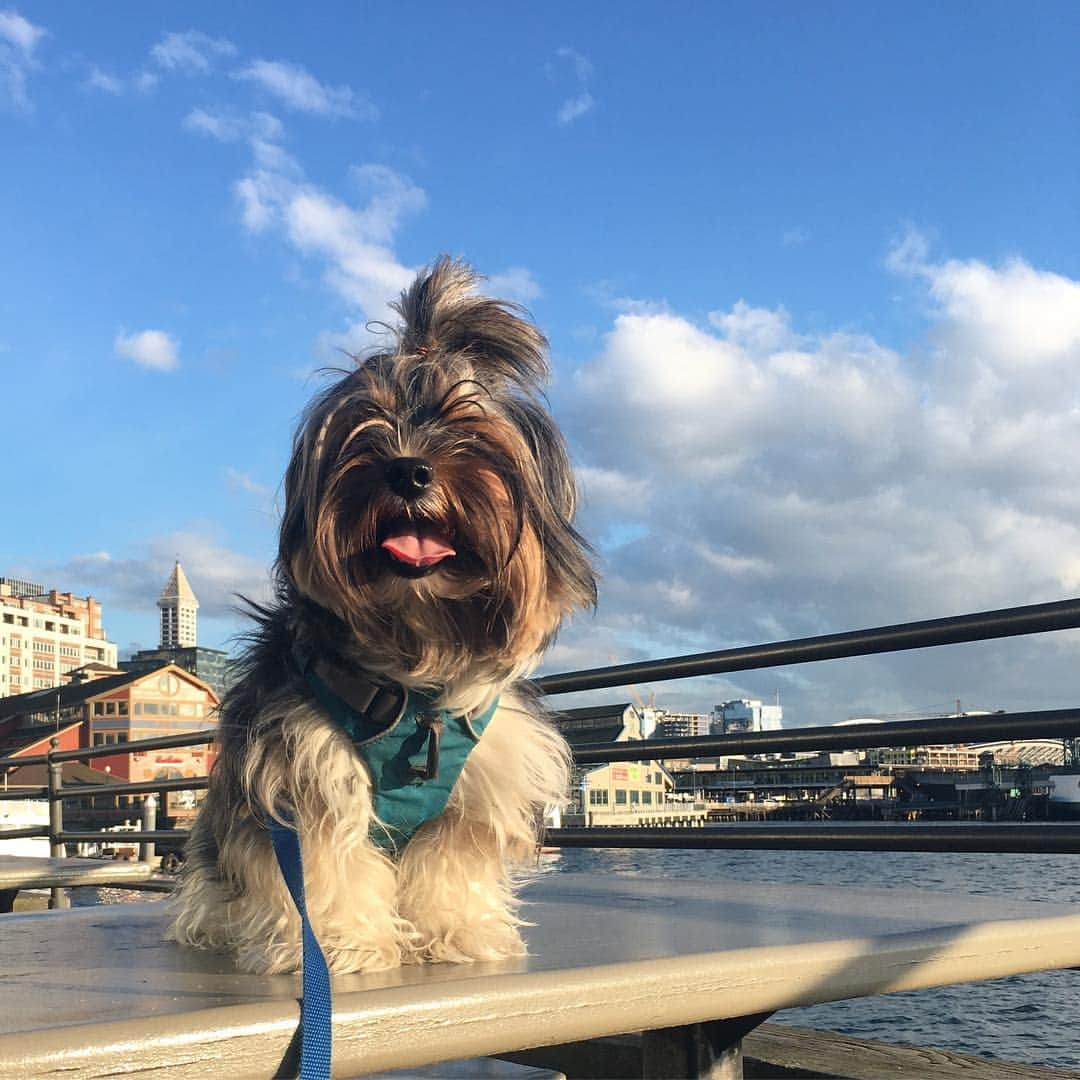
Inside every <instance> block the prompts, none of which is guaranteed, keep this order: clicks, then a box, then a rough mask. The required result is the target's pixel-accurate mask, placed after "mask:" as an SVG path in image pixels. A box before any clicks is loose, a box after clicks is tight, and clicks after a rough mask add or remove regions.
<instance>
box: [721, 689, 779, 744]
mask: <svg viewBox="0 0 1080 1080" xmlns="http://www.w3.org/2000/svg"><path fill="white" fill-rule="evenodd" d="M783 721H784V710H783V707H782V706H780V705H779V704H777V705H763V704H762V703H761V702H760V701H756V700H750V699H748V698H736V699H734V700H732V701H725V702H723V703H722V704H720V705H715V706H713V711H712V733H713V734H714V735H743V734H745V733H747V732H751V731H779V730H780V728H781V727H782V726H783Z"/></svg>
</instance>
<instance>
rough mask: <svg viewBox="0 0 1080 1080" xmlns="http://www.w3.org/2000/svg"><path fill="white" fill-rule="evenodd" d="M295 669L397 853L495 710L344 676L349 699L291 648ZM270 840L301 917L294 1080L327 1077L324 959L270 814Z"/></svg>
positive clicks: (382, 839) (291, 830)
mask: <svg viewBox="0 0 1080 1080" xmlns="http://www.w3.org/2000/svg"><path fill="white" fill-rule="evenodd" d="M293 659H294V661H295V663H296V667H297V670H298V671H299V672H300V674H301V676H302V677H303V678H304V680H305V681H306V682H307V684H308V686H309V687H310V688H311V691H312V693H313V694H314V695H315V698H316V700H317V701H318V702H319V704H320V705H321V706H322V707H323V708H324V709H325V710H326V712H327V713H329V715H330V718H331V719H332V720H333V721H334V723H336V724H337V725H338V726H339V727H340V728H341V729H342V730H343V731H344V732H345V733H346V734H347V735H348V736H349V738H350V739H351V740H352V744H353V746H355V747H356V749H357V751H358V752H359V754H360V756H361V757H362V758H363V759H364V764H365V765H366V766H367V770H368V773H369V774H370V776H371V784H372V788H373V790H374V803H375V806H374V809H375V817H376V819H377V820H376V821H374V822H372V826H371V839H372V841H373V842H374V843H376V844H378V845H379V847H381V848H383V850H384V851H387V852H388V853H389V854H390V855H392V856H396V855H399V854H400V853H401V850H402V849H403V848H404V847H405V845H406V844H407V843H408V842H409V840H411V839H412V836H413V834H414V833H415V832H416V830H417V829H419V828H420V826H421V825H423V824H424V822H425V821H430V820H431V819H432V818H435V817H438V816H439V814H441V813H442V812H443V810H444V809H446V803H447V801H448V800H449V798H450V792H451V791H452V790H453V788H454V784H455V783H456V782H457V778H458V777H459V776H460V775H461V770H462V769H463V768H464V767H465V759H466V758H467V757H468V756H469V752H470V751H471V750H472V749H473V747H475V746H476V744H477V742H478V741H479V739H480V736H481V735H483V734H484V730H485V729H486V728H487V726H488V724H489V723H490V722H491V718H492V716H494V715H495V710H496V708H498V705H499V701H498V698H496V699H495V701H494V703H493V704H492V705H491V706H490V707H489V708H487V709H485V710H484V712H483V713H481V714H480V715H479V716H473V717H464V716H455V715H453V714H451V713H449V712H447V711H446V710H445V709H439V708H436V706H435V703H434V700H433V698H431V697H429V696H428V695H426V694H421V693H419V692H417V691H414V690H409V691H406V690H404V689H402V688H401V687H400V686H380V685H377V684H375V683H370V682H367V681H365V680H359V681H358V680H349V684H348V692H349V700H346V698H345V697H343V696H342V695H341V694H340V693H338V691H337V690H335V689H334V688H333V687H331V686H330V684H329V683H328V682H327V681H326V680H325V679H324V678H322V677H321V676H320V675H319V674H318V673H317V672H316V671H315V668H314V666H313V664H312V662H311V660H310V659H307V658H305V657H303V656H302V655H300V653H299V652H296V653H294V657H293ZM270 840H271V843H272V844H273V848H274V854H275V856H276V857H277V861H278V866H279V867H280V868H281V874H282V877H283V878H284V879H285V885H286V887H287V888H288V890H289V894H290V895H291V896H292V899H293V903H294V904H296V910H297V912H298V913H299V915H300V935H301V941H302V943H303V976H302V977H303V997H302V998H301V1001H300V1061H299V1073H300V1078H301V1080H328V1078H329V1077H330V1071H331V1061H332V1044H333V1039H332V1023H333V1004H332V995H331V988H330V972H329V968H328V967H327V963H326V957H325V955H324V954H323V951H322V948H321V947H320V946H319V941H318V939H317V938H316V936H315V932H314V931H313V930H312V928H311V921H310V919H309V918H308V911H307V901H306V898H305V896H304V863H303V858H302V856H301V851H300V837H299V835H298V834H297V832H296V829H295V827H294V826H293V824H292V822H291V821H286V822H284V823H283V822H281V821H277V820H271V822H270Z"/></svg>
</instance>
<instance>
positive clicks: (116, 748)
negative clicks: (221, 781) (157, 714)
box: [16, 728, 218, 764]
mask: <svg viewBox="0 0 1080 1080" xmlns="http://www.w3.org/2000/svg"><path fill="white" fill-rule="evenodd" d="M217 737H218V735H217V732H216V731H215V730H214V729H213V728H211V729H209V730H207V731H189V732H186V733H184V734H183V735H161V736H159V737H158V738H156V739H136V740H135V741H134V742H126V743H110V744H108V745H106V746H84V747H82V748H81V749H78V750H56V751H54V752H53V753H51V754H49V755H48V760H49V761H88V760H90V758H99V757H115V756H116V755H117V754H143V753H146V752H148V751H150V750H174V749H176V748H178V747H181V746H202V745H204V744H206V743H212V742H215V741H216V740H217ZM16 760H17V761H18V762H19V763H20V764H21V763H24V762H26V761H28V760H29V759H28V758H17V759H16ZM42 760H45V759H42Z"/></svg>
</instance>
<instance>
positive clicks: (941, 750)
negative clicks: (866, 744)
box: [866, 743, 981, 771]
mask: <svg viewBox="0 0 1080 1080" xmlns="http://www.w3.org/2000/svg"><path fill="white" fill-rule="evenodd" d="M980 753H981V751H979V750H978V749H976V748H975V747H974V746H966V745H964V744H963V743H942V744H940V745H937V746H886V747H881V748H879V749H876V750H867V751H866V758H867V761H870V762H872V763H873V764H875V765H909V766H912V767H914V768H920V769H951V770H971V771H974V770H976V769H978V768H979V767H980V762H979V757H980Z"/></svg>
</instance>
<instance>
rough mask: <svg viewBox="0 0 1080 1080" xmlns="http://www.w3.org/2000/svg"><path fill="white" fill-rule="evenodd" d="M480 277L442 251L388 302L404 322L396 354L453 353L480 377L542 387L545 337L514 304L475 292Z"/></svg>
mask: <svg viewBox="0 0 1080 1080" xmlns="http://www.w3.org/2000/svg"><path fill="white" fill-rule="evenodd" d="M480 280H481V278H480V275H479V274H477V273H476V272H475V271H474V270H473V269H472V267H470V266H469V265H468V264H467V263H464V262H461V261H459V260H455V259H451V258H449V256H446V255H444V256H442V258H440V259H438V260H437V261H436V263H435V264H434V266H432V267H431V269H430V270H424V271H421V273H420V274H419V275H418V276H417V278H416V280H415V281H414V282H413V283H412V285H411V286H410V287H409V288H408V289H407V290H406V291H405V292H403V293H402V294H401V300H400V301H399V302H398V303H396V304H394V305H392V306H393V308H394V310H395V311H396V312H397V313H398V314H399V315H400V316H401V317H402V320H403V325H402V327H401V331H400V345H399V352H400V353H401V354H402V355H406V356H432V357H438V356H440V355H441V356H446V357H450V356H453V355H456V356H460V357H462V358H464V359H467V360H468V361H469V362H470V363H472V365H473V366H474V368H475V369H476V371H477V374H479V375H488V376H492V375H494V376H497V377H501V378H505V379H509V380H511V381H513V382H517V383H519V384H520V385H522V386H528V387H537V386H540V385H541V384H543V383H544V382H546V381H547V378H548V363H547V345H548V343H547V339H546V338H545V337H544V335H543V334H541V333H540V331H539V330H537V328H536V327H535V326H534V325H533V324H532V322H530V321H529V319H528V317H527V313H526V312H525V309H524V308H522V307H520V306H519V305H518V304H514V303H510V302H509V301H506V300H495V299H492V298H490V297H486V296H478V295H477V294H476V291H475V290H476V287H477V285H478V284H479V282H480Z"/></svg>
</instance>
